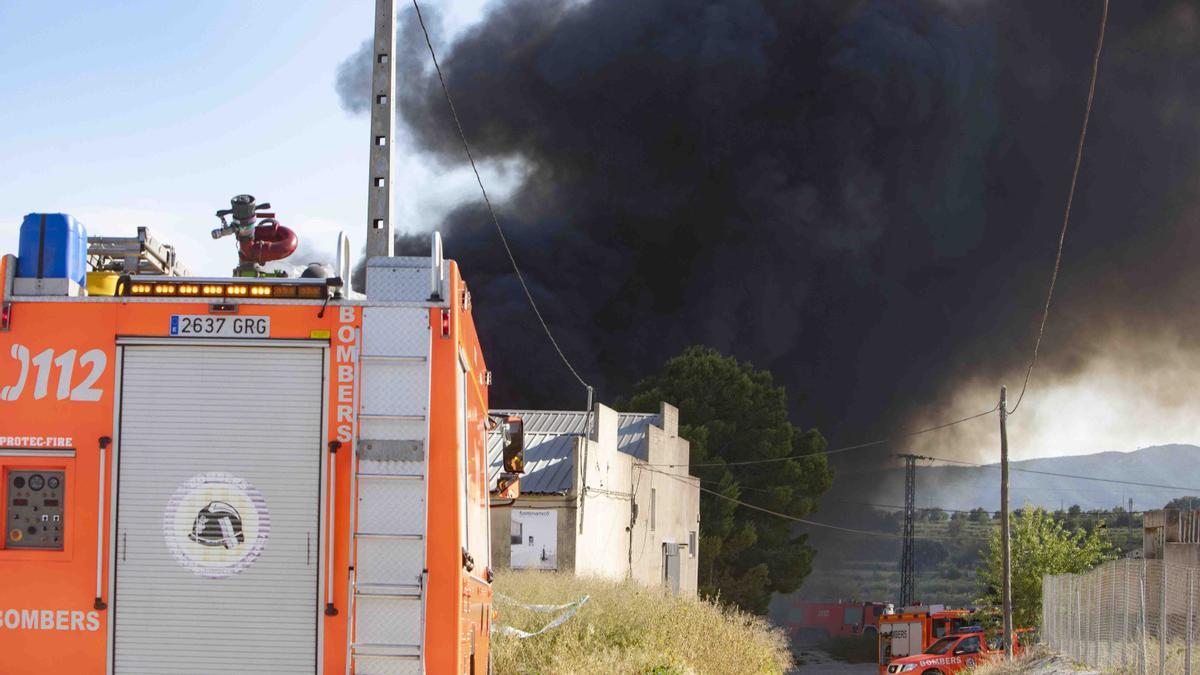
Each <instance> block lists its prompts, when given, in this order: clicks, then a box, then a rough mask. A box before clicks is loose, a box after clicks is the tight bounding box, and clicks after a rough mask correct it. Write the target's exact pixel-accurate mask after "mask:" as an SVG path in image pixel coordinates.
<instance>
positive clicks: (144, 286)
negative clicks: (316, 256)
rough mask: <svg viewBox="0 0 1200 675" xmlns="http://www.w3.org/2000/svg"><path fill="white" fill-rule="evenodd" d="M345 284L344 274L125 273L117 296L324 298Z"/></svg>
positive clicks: (119, 284)
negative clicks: (239, 277) (322, 276)
mask: <svg viewBox="0 0 1200 675" xmlns="http://www.w3.org/2000/svg"><path fill="white" fill-rule="evenodd" d="M341 287H342V279H341V277H329V278H327V279H271V278H264V279H255V280H253V281H248V280H247V281H242V280H237V279H221V278H194V279H185V278H179V277H163V276H157V275H155V276H124V277H121V279H120V281H119V283H118V291H117V294H118V295H125V296H131V297H144V298H175V297H183V298H187V297H196V298H258V299H267V298H275V299H293V300H324V299H326V298H328V297H329V296H330V295H332V293H333V289H335V288H341Z"/></svg>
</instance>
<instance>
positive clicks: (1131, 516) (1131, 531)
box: [1127, 497, 1137, 551]
mask: <svg viewBox="0 0 1200 675" xmlns="http://www.w3.org/2000/svg"><path fill="white" fill-rule="evenodd" d="M1127 515H1128V516H1129V545H1130V546H1134V547H1135V548H1136V547H1137V540H1136V539H1134V538H1133V497H1130V498H1129V513H1128V514H1127ZM1129 550H1130V551H1132V550H1133V549H1132V548H1131V549H1129Z"/></svg>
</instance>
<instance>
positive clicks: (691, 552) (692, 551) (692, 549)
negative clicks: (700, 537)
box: [688, 530, 696, 558]
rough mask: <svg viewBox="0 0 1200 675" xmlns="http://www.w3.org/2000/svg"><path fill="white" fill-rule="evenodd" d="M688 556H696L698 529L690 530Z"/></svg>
mask: <svg viewBox="0 0 1200 675" xmlns="http://www.w3.org/2000/svg"><path fill="white" fill-rule="evenodd" d="M688 557H689V558H695V557H696V531H695V530H692V531H691V532H688Z"/></svg>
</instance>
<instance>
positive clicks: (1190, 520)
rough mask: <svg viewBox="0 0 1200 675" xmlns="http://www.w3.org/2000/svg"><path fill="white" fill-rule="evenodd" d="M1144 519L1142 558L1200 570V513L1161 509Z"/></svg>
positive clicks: (1146, 515) (1149, 513) (1149, 512)
mask: <svg viewBox="0 0 1200 675" xmlns="http://www.w3.org/2000/svg"><path fill="white" fill-rule="evenodd" d="M1143 519H1144V521H1143V523H1142V527H1143V534H1142V556H1143V557H1145V558H1146V559H1147V560H1165V561H1167V562H1169V563H1175V564H1178V565H1187V566H1188V567H1200V511H1180V510H1179V509H1159V510H1157V511H1147V512H1146V513H1145V515H1144V516H1143Z"/></svg>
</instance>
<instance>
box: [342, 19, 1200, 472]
mask: <svg viewBox="0 0 1200 675" xmlns="http://www.w3.org/2000/svg"><path fill="white" fill-rule="evenodd" d="M1100 9H1101V3H1100V1H1099V0H1086V1H1084V0H1072V1H1067V2H1049V3H1047V2H1041V1H1038V0H1023V1H1016V0H1014V1H999V0H996V1H994V2H985V1H981V0H974V1H972V0H961V1H953V0H941V1H933V0H929V1H903V0H896V1H894V2H885V1H877V2H870V1H862V2H843V1H840V0H835V1H830V2H802V1H796V0H781V1H779V2H772V1H769V0H721V1H712V2H703V3H701V2H691V1H683V0H680V1H667V0H656V1H636V2H635V1H625V2H616V1H603V2H600V1H596V2H590V3H588V2H568V1H566V0H557V1H555V0H509V1H507V2H499V3H497V4H495V5H493V6H492V7H491V9H490V11H489V13H488V14H487V16H486V17H485V18H484V19H483V20H482V22H481V23H479V24H477V25H475V26H473V27H471V28H469V29H468V30H466V31H465V32H464V33H463V34H462V35H461V36H460V37H458V38H457V39H456V40H455V41H454V42H453V43H452V44H444V43H439V42H438V40H439V35H440V31H439V30H437V25H436V22H435V25H434V26H433V29H434V31H433V37H434V40H435V45H438V46H439V47H440V52H441V53H440V54H439V56H440V58H441V59H442V65H443V70H444V72H445V74H446V77H447V81H448V84H449V88H450V91H451V92H452V94H453V95H454V98H455V104H456V105H457V108H458V113H459V116H460V117H461V119H462V123H463V126H464V127H465V129H466V132H467V134H468V137H469V139H470V141H471V143H472V149H473V150H474V152H475V153H476V157H477V158H481V159H482V160H484V161H493V162H494V161H513V160H516V161H517V162H518V163H519V165H520V166H521V167H522V170H523V171H524V174H523V175H524V178H523V180H522V182H521V184H520V186H519V188H518V189H517V190H516V191H515V193H514V194H513V195H512V196H511V198H509V199H507V200H505V201H504V202H503V203H500V204H498V210H499V216H500V219H501V222H502V223H503V224H504V225H505V227H506V230H507V234H508V236H509V238H510V241H511V243H512V245H513V249H514V251H515V252H516V255H517V258H518V261H519V262H520V264H521V265H522V268H523V270H524V272H525V274H526V276H527V278H528V279H529V281H530V283H531V286H532V289H533V293H534V295H535V297H536V298H537V300H538V302H539V304H540V306H541V309H542V312H543V314H544V315H545V316H546V317H547V318H548V320H549V321H550V324H551V327H552V328H553V330H554V332H555V334H556V335H557V336H558V338H559V341H560V343H561V344H562V346H563V348H564V350H565V351H566V353H567V354H568V355H569V356H570V357H571V359H572V360H573V361H574V362H575V364H576V365H577V367H579V368H580V369H581V371H582V373H583V375H584V376H585V377H586V378H587V379H588V380H589V381H591V382H593V383H595V384H596V385H597V388H598V395H599V397H600V399H601V400H611V399H613V398H615V397H616V396H617V395H620V394H622V393H624V392H627V391H628V389H629V385H630V384H631V383H632V382H634V381H635V380H637V379H638V378H640V377H642V376H644V375H646V374H647V373H650V372H653V371H655V370H656V369H658V368H659V367H660V366H661V364H662V362H663V361H664V360H665V359H666V358H668V357H669V356H671V355H673V354H675V353H677V352H678V351H680V350H681V348H683V347H684V346H686V345H689V344H694V343H703V344H707V345H711V346H713V347H716V348H718V349H720V350H722V351H724V352H727V353H730V354H734V355H736V356H737V357H738V358H741V359H748V360H750V361H752V362H754V364H755V365H757V366H759V367H767V368H770V369H771V370H772V371H773V372H774V374H775V376H776V378H777V380H778V381H779V382H781V383H783V384H785V385H786V386H787V387H788V391H789V392H790V393H791V404H792V406H793V412H794V416H795V421H797V422H798V423H800V424H802V425H804V426H818V427H819V428H820V429H821V430H822V431H823V432H825V433H826V435H827V436H829V437H830V439H831V442H832V443H833V444H834V445H837V444H848V443H853V442H856V441H860V440H865V439H870V438H874V437H878V436H880V435H887V434H891V433H893V432H896V431H899V430H905V429H909V428H912V427H914V426H916V425H918V424H920V423H921V422H922V421H937V419H938V418H939V417H941V418H945V417H950V416H954V415H957V414H959V413H971V412H977V411H980V410H984V409H986V408H987V407H989V406H991V405H994V401H995V394H996V393H997V392H996V389H997V388H998V385H999V384H1000V383H1001V382H1004V381H1006V382H1007V383H1008V384H1009V385H1010V389H1011V388H1013V387H1018V386H1019V384H1020V380H1021V377H1022V376H1023V374H1024V368H1025V365H1026V363H1027V361H1028V358H1029V354H1030V349H1031V347H1032V343H1033V338H1034V335H1035V333H1036V330H1037V323H1038V319H1039V316H1040V311H1041V306H1042V302H1043V301H1044V294H1045V288H1046V284H1047V282H1048V280H1049V275H1050V268H1051V263H1052V261H1053V258H1054V246H1055V243H1056V240H1057V235H1058V228H1059V226H1060V223H1061V219H1062V210H1063V206H1064V202H1065V197H1066V192H1067V187H1068V182H1069V179H1070V173H1071V167H1072V162H1073V160H1074V154H1075V146H1076V142H1077V139H1078V134H1079V126H1080V121H1081V118H1082V113H1083V106H1084V102H1085V98H1086V93H1087V86H1088V76H1089V73H1090V68H1091V58H1092V53H1093V48H1094V45H1095V40H1096V33H1097V29H1098V26H1099V21H1100ZM399 45H400V46H399V47H398V51H400V52H401V57H402V58H401V59H400V63H399V67H400V83H399V92H398V96H397V105H398V111H399V114H400V118H401V119H402V121H403V123H404V125H405V126H406V127H407V129H408V131H409V132H410V133H411V135H412V138H413V141H414V145H415V147H416V148H417V149H418V150H419V151H420V152H423V153H425V154H427V156H428V157H429V158H430V159H431V160H434V161H437V162H440V163H441V164H442V165H444V166H448V167H449V166H461V165H462V163H463V162H464V161H465V157H464V155H463V150H462V146H461V144H460V141H459V139H458V135H457V132H456V130H455V129H454V126H453V121H452V119H451V117H450V115H449V112H448V109H447V107H446V102H445V100H444V99H443V97H442V92H441V89H440V86H439V84H438V82H437V79H436V77H435V76H434V75H433V73H432V69H431V68H430V67H429V62H428V57H429V55H428V53H427V52H426V51H425V45H424V42H423V38H422V37H421V34H420V29H419V28H418V27H417V26H416V24H415V20H414V17H413V15H412V13H411V11H409V12H405V13H403V14H402V27H401V29H400V31H399ZM1198 52H1200V8H1198V6H1197V4H1196V3H1194V2H1181V1H1170V2H1164V1H1159V2H1144V3H1114V5H1113V7H1112V10H1111V15H1110V19H1109V27H1108V36H1107V43H1106V51H1105V54H1104V58H1103V61H1102V64H1101V69H1100V78H1099V85H1098V92H1097V96H1096V102H1095V112H1094V113H1093V116H1092V121H1091V129H1090V132H1089V140H1088V146H1087V150H1086V153H1085V159H1084V164H1083V170H1082V173H1081V176H1080V182H1079V192H1078V195H1077V198H1076V204H1075V212H1074V215H1073V226H1072V230H1071V232H1070V233H1069V235H1068V238H1067V246H1066V253H1065V258H1064V265H1065V268H1064V272H1063V276H1062V278H1061V279H1060V284H1059V288H1058V292H1057V296H1056V303H1055V310H1054V313H1053V314H1052V316H1051V321H1050V325H1049V329H1048V332H1047V336H1046V342H1045V344H1044V346H1043V351H1042V356H1041V362H1040V365H1039V369H1038V371H1037V372H1036V373H1035V376H1034V383H1033V387H1034V388H1033V390H1031V391H1032V393H1031V394H1030V396H1031V397H1032V396H1035V395H1036V393H1037V391H1038V387H1043V388H1044V387H1047V386H1049V385H1050V384H1051V383H1053V382H1055V381H1058V380H1061V379H1063V378H1068V379H1069V378H1071V377H1072V376H1074V375H1076V374H1078V373H1081V372H1084V371H1085V370H1086V369H1087V367H1088V364H1089V363H1091V362H1092V361H1093V360H1094V359H1096V358H1099V357H1100V356H1104V357H1105V358H1113V357H1115V358H1120V356H1121V354H1123V353H1130V354H1134V353H1136V354H1138V355H1139V356H1138V358H1142V357H1145V358H1153V353H1152V354H1150V356H1146V352H1145V350H1140V351H1139V350H1138V349H1137V345H1142V344H1147V342H1146V341H1150V340H1152V339H1153V340H1159V338H1161V337H1162V336H1170V337H1169V339H1167V340H1166V342H1167V343H1169V344H1171V345H1173V346H1174V347H1177V348H1179V349H1180V350H1181V352H1180V353H1191V352H1192V351H1194V348H1195V346H1196V338H1195V336H1196V335H1197V331H1196V329H1197V328H1200V326H1197V323H1198V321H1197V316H1200V313H1198V312H1196V311H1195V305H1196V302H1197V298H1198V297H1200V296H1198V294H1197V290H1200V288H1198V286H1200V284H1198V283H1197V282H1198V281H1200V266H1198V265H1196V264H1195V258H1196V252H1197V244H1198V243H1200V241H1198V238H1200V230H1198V229H1197V227H1196V220H1197V216H1198V215H1200V209H1198V208H1197V205H1198V203H1200V202H1198V199H1197V197H1198V192H1200V180H1198V179H1200V174H1198V172H1197V140H1198V132H1200V124H1198V120H1200V115H1198V114H1197V113H1198V106H1197V104H1198V103H1200V59H1198V58H1197V56H1198ZM369 59H370V56H369V46H364V48H363V50H362V51H361V52H359V53H357V54H355V55H353V56H352V57H350V58H349V59H348V60H347V61H346V63H344V64H343V65H342V67H341V70H340V72H339V79H338V91H339V93H340V95H341V97H342V100H343V104H344V105H345V107H346V108H347V109H348V110H350V111H354V112H359V111H362V110H363V109H365V106H366V105H367V102H368V100H369V71H368V68H369ZM412 225H413V227H412V229H413V231H420V230H427V229H432V228H435V227H436V228H440V229H442V230H443V232H444V233H445V235H446V249H447V252H448V255H449V256H450V257H453V258H455V259H457V260H458V261H459V262H460V264H461V265H462V266H463V269H464V270H465V274H466V276H467V279H468V282H469V283H470V285H471V288H472V289H473V293H474V298H475V307H476V312H477V317H478V321H479V323H480V324H481V332H482V335H483V340H484V347H485V349H486V354H487V355H488V359H489V362H490V364H491V365H492V367H493V370H494V371H495V372H496V379H495V382H496V387H495V389H494V391H493V400H494V401H495V402H496V403H497V404H499V405H503V406H538V407H551V408H578V407H581V406H582V405H583V402H584V394H583V392H582V390H581V389H580V387H579V386H578V385H577V383H576V382H575V381H574V380H573V378H571V376H570V374H569V373H568V372H567V371H566V369H565V368H564V367H563V366H562V364H561V363H560V362H559V361H558V358H557V356H555V354H554V353H553V350H552V349H551V347H550V345H549V344H548V343H547V341H546V338H545V337H544V336H543V335H542V333H541V329H540V327H539V326H538V325H537V323H536V320H535V319H534V316H533V314H532V312H531V311H530V310H529V308H528V307H527V305H526V303H525V300H524V297H523V296H522V294H521V291H520V288H519V287H518V285H517V282H516V279H515V278H514V276H513V274H512V271H511V269H510V267H509V263H508V260H507V258H506V257H505V255H504V252H503V249H502V248H501V246H500V243H499V241H498V239H497V237H496V233H495V232H494V230H493V227H492V224H491V222H490V220H489V217H488V216H487V214H486V211H485V210H484V209H483V208H482V203H481V202H479V201H478V200H476V199H474V198H472V200H471V201H469V202H467V203H464V204H463V205H461V206H460V207H459V208H457V209H455V210H454V211H453V212H451V213H449V214H448V215H447V216H446V218H445V220H444V222H431V223H420V224H412ZM409 241H411V240H409ZM1156 344H1157V343H1156ZM1172 358H1173V357H1172ZM1166 372H1167V373H1168V375H1167V377H1168V380H1169V379H1170V372H1171V370H1170V369H1167V371H1166ZM1176 375H1178V376H1179V377H1183V375H1182V374H1178V373H1176ZM1156 386H1157V385H1156ZM1018 388H1019V387H1018ZM993 425H994V419H993V422H991V423H988V424H987V427H988V428H987V433H988V434H989V435H994V430H993V428H992V427H993ZM896 449H898V447H889V448H887V450H896ZM1123 449H1130V448H1123Z"/></svg>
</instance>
